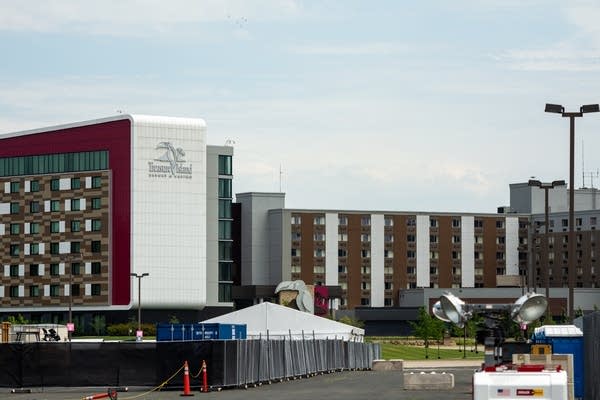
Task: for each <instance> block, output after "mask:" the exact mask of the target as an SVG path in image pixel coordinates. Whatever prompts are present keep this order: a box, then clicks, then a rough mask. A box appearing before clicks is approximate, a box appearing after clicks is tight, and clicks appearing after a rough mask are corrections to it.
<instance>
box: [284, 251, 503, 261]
mask: <svg viewBox="0 0 600 400" xmlns="http://www.w3.org/2000/svg"><path fill="white" fill-rule="evenodd" d="M301 254H302V252H301V250H300V249H298V248H292V249H291V256H292V257H300V256H301ZM439 255H440V253H439V252H438V251H430V252H429V258H430V259H432V260H437V259H439ZM313 256H314V257H325V249H314V250H313ZM360 256H361V257H362V258H369V257H371V250H368V249H361V250H360ZM416 256H417V253H416V251H414V250H408V251H407V252H406V258H416ZM473 256H474V258H475V260H483V252H480V251H475V252H473ZM338 257H348V250H347V249H338ZM383 257H384V258H394V252H393V251H392V250H384V251H383ZM451 257H452V259H453V260H460V259H461V252H460V251H452V255H451ZM505 259H506V255H505V253H504V252H501V251H498V252H496V260H499V261H500V260H505Z"/></svg>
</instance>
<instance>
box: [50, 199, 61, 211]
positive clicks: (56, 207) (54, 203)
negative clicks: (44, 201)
mask: <svg viewBox="0 0 600 400" xmlns="http://www.w3.org/2000/svg"><path fill="white" fill-rule="evenodd" d="M50 211H60V201H58V200H50Z"/></svg>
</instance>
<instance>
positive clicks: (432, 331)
mask: <svg viewBox="0 0 600 400" xmlns="http://www.w3.org/2000/svg"><path fill="white" fill-rule="evenodd" d="M410 326H411V327H412V328H413V333H414V335H415V336H416V337H418V338H420V339H423V341H424V343H425V358H429V339H438V338H439V337H440V336H441V335H442V333H443V331H444V323H443V322H442V321H440V320H439V319H437V318H434V317H432V316H431V315H430V314H429V313H428V312H427V310H426V309H425V307H421V308H419V317H418V318H417V321H416V322H412V321H411V322H410Z"/></svg>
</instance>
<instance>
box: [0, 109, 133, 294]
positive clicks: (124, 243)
mask: <svg viewBox="0 0 600 400" xmlns="http://www.w3.org/2000/svg"><path fill="white" fill-rule="evenodd" d="M98 150H108V165H109V169H110V170H111V171H112V188H111V212H112V232H111V244H110V246H111V247H110V248H111V251H112V257H111V258H112V305H128V304H129V303H130V301H131V293H130V288H131V285H130V279H131V278H130V276H129V273H130V260H131V170H132V166H131V121H130V120H129V119H123V120H118V121H111V122H105V123H98V124H94V125H87V126H80V127H74V128H67V129H58V130H48V131H46V132H39V133H35V134H26V135H23V136H16V137H10V138H6V139H0V157H19V156H30V155H43V154H56V153H73V152H80V151H98Z"/></svg>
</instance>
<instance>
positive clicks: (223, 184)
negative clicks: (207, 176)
mask: <svg viewBox="0 0 600 400" xmlns="http://www.w3.org/2000/svg"><path fill="white" fill-rule="evenodd" d="M219 198H231V179H219Z"/></svg>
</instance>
